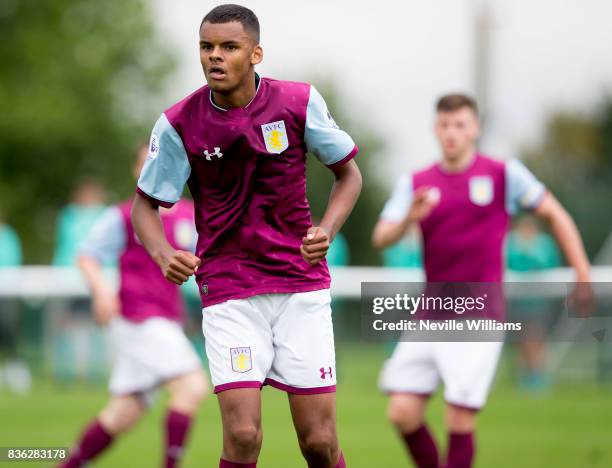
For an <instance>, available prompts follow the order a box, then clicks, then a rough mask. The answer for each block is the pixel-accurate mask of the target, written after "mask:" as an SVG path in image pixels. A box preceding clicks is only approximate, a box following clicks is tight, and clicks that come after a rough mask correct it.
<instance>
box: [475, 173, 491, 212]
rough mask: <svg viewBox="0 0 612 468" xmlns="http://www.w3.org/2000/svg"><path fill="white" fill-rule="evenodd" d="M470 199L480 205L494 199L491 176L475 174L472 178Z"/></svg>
mask: <svg viewBox="0 0 612 468" xmlns="http://www.w3.org/2000/svg"><path fill="white" fill-rule="evenodd" d="M470 200H471V202H472V203H474V204H475V205H478V206H487V205H488V204H490V203H491V202H492V201H493V179H491V177H489V176H474V177H472V178H471V179H470Z"/></svg>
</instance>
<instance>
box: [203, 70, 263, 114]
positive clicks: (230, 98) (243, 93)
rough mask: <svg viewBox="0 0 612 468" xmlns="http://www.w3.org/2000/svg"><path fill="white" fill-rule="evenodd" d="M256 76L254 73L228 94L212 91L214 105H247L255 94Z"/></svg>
mask: <svg viewBox="0 0 612 468" xmlns="http://www.w3.org/2000/svg"><path fill="white" fill-rule="evenodd" d="M257 81H258V80H257V77H256V75H255V73H252V74H251V75H249V77H248V78H247V79H246V80H245V82H243V83H242V84H241V85H240V86H239V87H237V88H236V89H235V90H233V91H232V92H230V93H228V94H221V93H218V92H216V91H213V92H212V97H213V101H214V103H215V105H217V106H219V107H221V108H223V109H235V108H239V107H246V106H248V105H249V104H250V103H251V101H252V100H253V98H254V97H255V94H257Z"/></svg>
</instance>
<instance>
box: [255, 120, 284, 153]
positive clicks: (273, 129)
mask: <svg viewBox="0 0 612 468" xmlns="http://www.w3.org/2000/svg"><path fill="white" fill-rule="evenodd" d="M261 133H263V138H264V142H265V143H266V149H267V150H268V152H269V153H272V154H281V153H282V152H283V151H285V150H286V149H287V148H289V139H288V138H287V129H286V128H285V121H284V120H279V121H277V122H270V123H267V124H264V125H262V126H261Z"/></svg>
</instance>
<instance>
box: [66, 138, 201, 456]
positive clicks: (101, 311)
mask: <svg viewBox="0 0 612 468" xmlns="http://www.w3.org/2000/svg"><path fill="white" fill-rule="evenodd" d="M147 149H148V148H147V147H146V146H144V147H142V148H141V149H140V150H139V152H138V161H137V163H136V165H135V167H134V175H135V176H136V177H138V174H140V170H141V168H142V166H143V164H144V162H145V160H146V158H147V154H148V151H147ZM131 207H132V201H131V200H130V201H127V202H124V203H121V204H119V205H117V206H114V207H111V208H109V209H108V210H107V211H106V212H105V213H104V214H103V215H102V217H101V218H100V219H99V220H98V221H97V222H96V224H94V226H93V227H92V230H91V232H90V234H89V236H88V238H87V239H86V240H85V242H84V243H83V246H82V247H81V252H80V256H79V267H80V268H81V270H82V272H83V274H84V275H85V279H86V280H87V283H88V284H89V286H90V288H91V292H92V304H93V311H94V317H95V319H96V321H97V322H98V323H99V324H100V325H102V326H106V325H108V326H109V328H110V333H111V338H112V340H113V342H114V345H115V359H114V363H113V369H112V373H111V379H110V385H109V387H110V391H111V394H112V397H111V399H110V401H109V402H108V404H107V405H106V408H104V409H103V410H102V411H101V412H100V414H99V415H98V416H97V417H96V418H95V419H94V420H93V421H92V422H91V424H90V425H89V426H88V427H87V428H86V429H85V431H84V433H83V435H82V436H81V439H80V440H79V442H78V443H77V445H76V447H75V449H74V450H73V451H72V452H71V454H70V457H69V459H68V460H67V461H66V462H64V463H63V464H62V465H61V466H62V467H65V468H72V467H78V466H85V465H86V464H88V462H89V461H91V460H92V459H93V458H94V457H96V456H97V455H99V454H100V453H101V452H102V451H103V450H105V449H106V448H107V447H108V446H109V445H110V444H111V442H112V441H113V439H114V438H115V437H116V436H117V435H119V434H121V433H123V432H125V431H127V430H129V429H130V428H131V427H132V426H133V425H134V424H135V423H136V422H137V421H138V419H139V418H140V416H141V415H142V414H143V413H144V411H145V409H146V408H147V406H148V405H149V404H150V403H151V397H152V396H153V392H154V390H155V389H156V388H157V387H158V386H164V387H165V388H167V389H168V391H169V392H170V395H171V396H170V403H169V408H168V413H167V416H166V420H165V429H166V446H165V453H164V462H163V463H162V466H166V467H167V468H170V467H175V466H178V463H179V461H180V458H181V454H182V452H183V447H184V444H185V440H186V437H187V433H188V431H189V427H190V425H191V419H192V416H193V415H194V414H195V412H196V410H197V408H198V406H199V404H200V401H201V400H202V398H203V397H204V395H205V393H206V390H207V386H208V384H207V379H206V377H205V374H204V371H203V370H202V367H201V365H200V359H199V358H198V356H197V355H196V353H195V351H194V350H193V347H192V346H191V343H190V342H189V340H188V339H187V337H186V336H185V335H184V333H183V331H182V329H181V321H182V319H183V302H182V298H181V292H180V289H179V287H178V286H177V285H175V284H172V283H170V282H168V281H167V280H166V279H165V278H164V277H163V275H162V274H161V272H160V271H159V268H158V267H157V265H156V264H155V263H154V262H153V260H152V259H151V257H149V255H148V254H147V252H146V250H145V249H144V247H143V246H142V245H141V243H140V242H139V240H138V238H137V237H136V235H135V234H134V228H133V226H132V222H131V220H130V210H131ZM161 222H162V226H163V229H164V231H165V232H166V236H167V238H168V240H169V242H170V243H171V245H173V246H175V248H183V249H189V248H190V247H192V246H193V244H194V237H195V236H194V228H193V222H194V217H193V204H192V203H191V202H186V201H181V202H180V203H178V204H177V205H175V206H174V207H173V208H172V209H170V210H163V211H162V213H161ZM109 260H118V262H119V272H120V289H119V294H117V293H116V292H115V291H114V290H113V289H112V288H111V287H110V286H109V284H108V283H107V281H106V280H105V278H104V276H103V273H102V268H101V265H102V264H103V263H104V262H106V261H109Z"/></svg>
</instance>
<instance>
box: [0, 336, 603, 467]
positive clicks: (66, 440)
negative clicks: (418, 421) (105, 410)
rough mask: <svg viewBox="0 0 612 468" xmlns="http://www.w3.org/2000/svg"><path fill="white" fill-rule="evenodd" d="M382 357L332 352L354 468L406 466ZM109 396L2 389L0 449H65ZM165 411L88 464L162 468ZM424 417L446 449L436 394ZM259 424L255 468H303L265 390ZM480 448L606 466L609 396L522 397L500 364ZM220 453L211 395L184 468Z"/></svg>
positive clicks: (486, 453) (278, 404)
mask: <svg viewBox="0 0 612 468" xmlns="http://www.w3.org/2000/svg"><path fill="white" fill-rule="evenodd" d="M384 356H385V352H384V350H383V349H382V347H380V346H374V345H361V346H357V345H355V344H353V345H341V346H339V349H338V364H339V369H338V373H339V377H340V384H339V386H338V428H339V436H340V443H341V446H342V449H343V451H344V452H345V455H346V459H347V464H348V466H349V467H351V468H379V467H385V468H394V467H397V468H400V467H409V466H412V465H411V463H410V462H409V461H408V458H407V457H406V455H405V453H404V449H403V447H402V446H401V445H400V443H399V440H398V438H397V437H396V435H395V434H394V432H393V431H392V430H391V428H390V427H389V425H388V424H387V422H386V420H385V406H386V399H385V397H384V396H383V395H381V394H380V393H379V392H378V391H377V389H376V379H377V375H378V371H379V369H380V366H381V363H382V361H383V359H384ZM506 362H507V355H506ZM106 398H107V394H106V391H105V388H93V387H91V386H86V385H76V386H73V387H68V388H61V387H59V386H57V385H56V384H53V383H50V382H48V381H44V380H43V381H40V380H39V381H37V384H36V386H35V387H34V391H33V392H32V393H31V394H30V395H27V396H22V397H20V396H16V395H13V394H11V393H8V392H7V391H6V389H4V390H0V446H3V447H7V446H28V445H32V446H70V445H71V444H72V443H73V441H74V440H75V437H76V436H77V435H78V434H79V432H80V430H81V429H82V427H83V425H84V424H86V423H87V422H88V421H89V420H90V419H91V418H92V417H93V416H94V415H95V414H96V412H97V411H98V410H99V409H100V408H101V407H102V405H104V403H105V401H106ZM164 403H165V396H164V395H163V394H162V395H160V396H159V397H158V399H157V401H156V404H155V405H154V407H153V408H152V410H151V411H150V412H149V413H148V414H147V415H146V416H145V417H144V418H143V420H142V421H140V423H139V424H138V425H137V426H136V428H135V429H134V430H133V431H132V432H130V433H129V434H126V435H125V436H123V437H121V438H120V439H118V440H117V441H115V443H114V445H113V447H112V448H111V449H110V450H109V451H108V452H107V453H105V454H104V455H103V456H101V457H100V458H99V459H98V460H97V461H96V462H95V463H93V464H92V465H93V466H97V467H108V468H117V467H119V468H123V467H125V468H132V467H136V468H138V467H155V466H159V464H160V457H161V453H162V448H163V443H162V441H163V434H162V422H163V417H164V410H165V408H164ZM428 418H429V421H431V423H432V427H433V429H434V432H435V434H436V436H437V440H438V442H439V444H440V445H441V447H442V448H443V447H444V445H445V436H444V432H443V405H442V400H441V398H440V395H439V394H438V395H436V397H434V398H433V401H432V404H431V406H430V409H429V412H428ZM263 426H264V442H263V449H262V452H261V456H260V459H259V464H258V466H261V467H262V468H292V467H303V466H305V464H304V462H303V461H302V458H301V456H300V453H299V450H298V446H297V441H296V438H295V435H294V432H293V428H292V425H291V418H290V415H289V411H288V405H287V398H286V395H285V394H284V393H283V392H280V391H278V390H276V389H273V388H269V387H266V388H264V390H263ZM477 445H478V455H477V463H476V466H477V467H496V468H504V467H513V468H514V467H519V466H520V467H522V468H530V467H533V468H542V467H556V468H561V467H568V468H569V467H571V468H576V467H585V468H588V467H611V466H612V391H610V390H609V389H608V390H606V389H604V388H599V387H597V386H596V385H595V384H589V383H576V384H570V383H564V384H560V385H557V386H556V387H554V389H553V390H552V392H551V393H549V394H547V395H545V396H540V397H537V396H533V395H528V394H525V393H523V392H521V391H520V390H518V389H517V388H516V386H515V385H514V384H512V382H511V379H510V378H509V372H508V371H507V366H502V368H501V370H500V371H499V372H498V376H497V380H496V383H495V385H494V387H493V390H492V392H491V396H490V399H489V404H488V406H487V407H486V408H485V410H484V411H483V412H482V414H481V415H480V416H479V430H478V433H477ZM220 448H221V430H220V419H219V411H218V407H217V402H216V398H215V397H214V396H210V397H209V398H208V399H207V401H206V402H205V403H204V404H203V405H202V407H201V409H200V411H199V413H198V417H197V421H196V424H195V426H194V430H193V432H192V433H191V437H190V441H189V445H188V448H187V451H186V454H185V458H184V463H183V466H184V467H186V468H189V467H205V468H209V467H210V468H214V467H216V466H217V464H218V458H219V453H220ZM34 465H35V464H27V466H34ZM0 466H16V465H15V464H14V463H5V464H2V463H0Z"/></svg>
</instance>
